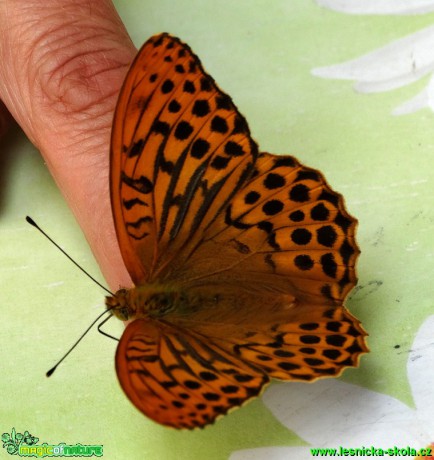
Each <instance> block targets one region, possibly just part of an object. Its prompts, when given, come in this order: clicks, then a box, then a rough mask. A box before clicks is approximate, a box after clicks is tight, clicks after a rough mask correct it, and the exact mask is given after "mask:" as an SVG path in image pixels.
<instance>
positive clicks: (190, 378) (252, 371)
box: [116, 320, 269, 428]
mask: <svg viewBox="0 0 434 460" xmlns="http://www.w3.org/2000/svg"><path fill="white" fill-rule="evenodd" d="M116 368H117V373H118V376H119V380H120V382H121V385H122V387H123V389H124V391H125V393H126V394H127V395H128V397H129V398H130V399H131V401H132V402H133V403H134V404H135V405H136V407H138V408H139V409H140V410H141V411H142V412H143V413H145V414H146V415H148V416H149V417H150V418H152V419H153V420H155V421H156V422H158V423H161V424H163V425H167V426H172V427H174V428H196V427H202V426H204V425H206V424H208V423H212V422H213V421H214V420H215V419H216V418H217V417H218V416H219V415H223V414H225V413H226V412H227V411H228V410H229V409H231V408H232V407H234V406H239V405H241V404H242V403H243V402H244V401H246V400H247V399H250V398H252V397H254V396H257V395H258V394H259V392H260V391H261V388H262V387H263V385H264V384H265V383H267V382H268V380H269V378H268V377H267V376H266V375H265V373H264V372H263V371H261V370H260V369H258V368H256V367H254V366H252V365H250V364H249V363H248V362H246V361H244V360H241V359H239V358H238V357H236V356H234V355H233V354H230V353H228V352H227V351H225V350H224V349H221V348H219V347H218V346H215V345H214V344H213V343H212V342H209V341H208V340H207V339H206V338H203V337H200V336H195V334H194V332H192V331H185V330H182V329H181V328H174V327H172V326H170V325H169V324H162V323H160V324H158V323H157V324H152V323H150V322H149V321H144V320H136V321H134V322H133V323H131V324H130V325H129V326H128V327H127V329H126V330H125V332H124V334H123V335H122V339H121V341H120V343H119V346H118V349H117V352H116Z"/></svg>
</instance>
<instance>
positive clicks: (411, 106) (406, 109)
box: [392, 88, 430, 115]
mask: <svg viewBox="0 0 434 460" xmlns="http://www.w3.org/2000/svg"><path fill="white" fill-rule="evenodd" d="M428 98H429V97H428V88H424V89H423V90H422V91H421V92H420V93H418V94H416V96H414V97H412V98H411V99H409V100H408V101H405V102H404V103H402V104H401V105H399V106H398V107H396V108H395V109H394V110H393V112H392V114H393V115H407V114H409V113H414V112H417V111H418V110H421V109H424V108H426V107H429V106H430V105H429V101H428Z"/></svg>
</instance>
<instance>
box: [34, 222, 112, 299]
mask: <svg viewBox="0 0 434 460" xmlns="http://www.w3.org/2000/svg"><path fill="white" fill-rule="evenodd" d="M26 221H27V222H28V223H29V224H30V225H33V227H35V228H36V229H38V230H39V231H40V232H41V233H42V234H43V235H44V236H45V238H47V239H48V240H49V241H51V242H52V243H53V244H54V246H56V248H57V249H59V250H60V251H61V252H63V254H65V256H66V257H68V259H69V260H70V261H71V262H72V263H73V264H74V265H75V266H76V267H78V268H79V269H80V270H81V271H82V272H83V273H84V274H85V275H86V276H87V277H89V278H90V279H91V280H92V281H93V282H94V283H96V284H97V285H98V286H99V287H101V288H102V289H104V291H106V292H108V293H109V294H110V295H111V296H113V295H114V294H113V292H111V291H109V290H108V289H107V288H106V287H105V286H103V285H102V284H101V283H100V282H99V281H97V280H96V279H95V278H94V277H93V276H92V275H90V274H89V273H88V272H87V271H86V270H85V269H84V268H83V267H81V266H80V265H79V264H78V263H77V262H76V261H75V260H74V259H73V258H72V257H71V256H70V255H69V254H67V253H66V252H65V251H64V250H63V249H62V248H61V247H60V246H59V245H58V244H57V243H56V242H55V241H54V240H53V239H52V238H50V237H49V236H48V235H47V234H46V233H45V232H44V230H42V228H41V227H39V225H38V224H37V223H36V222H35V221H34V220H33V219H32V218H31V217H29V216H26Z"/></svg>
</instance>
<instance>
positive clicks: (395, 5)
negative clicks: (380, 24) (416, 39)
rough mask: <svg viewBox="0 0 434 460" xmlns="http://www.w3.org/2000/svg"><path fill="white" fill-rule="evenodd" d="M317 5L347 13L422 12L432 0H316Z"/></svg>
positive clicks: (432, 7)
mask: <svg viewBox="0 0 434 460" xmlns="http://www.w3.org/2000/svg"><path fill="white" fill-rule="evenodd" d="M316 2H317V3H318V5H320V6H325V7H326V8H330V9H331V10H335V11H340V12H342V13H348V14H424V13H430V12H431V11H434V1H433V0H363V1H361V0H316Z"/></svg>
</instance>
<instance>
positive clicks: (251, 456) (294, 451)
mask: <svg viewBox="0 0 434 460" xmlns="http://www.w3.org/2000/svg"><path fill="white" fill-rule="evenodd" d="M295 458H296V459H297V460H312V454H311V453H310V447H309V446H305V447H260V448H257V449H243V450H236V451H235V452H233V453H232V454H231V456H230V457H229V460H264V459H267V460H289V459H295Z"/></svg>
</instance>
